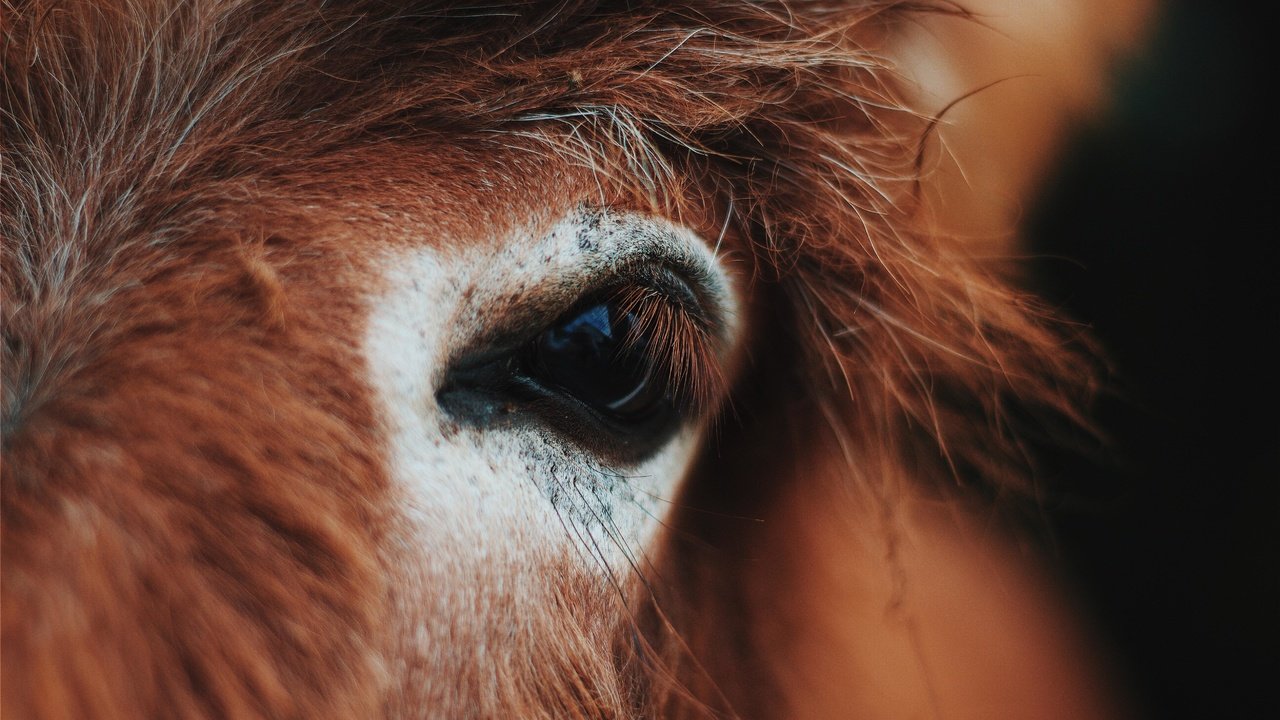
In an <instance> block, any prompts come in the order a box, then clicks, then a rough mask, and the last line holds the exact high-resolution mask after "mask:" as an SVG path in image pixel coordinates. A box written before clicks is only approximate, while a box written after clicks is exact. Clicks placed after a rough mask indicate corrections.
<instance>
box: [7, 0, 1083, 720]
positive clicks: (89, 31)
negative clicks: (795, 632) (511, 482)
mask: <svg viewBox="0 0 1280 720" xmlns="http://www.w3.org/2000/svg"><path fill="white" fill-rule="evenodd" d="M922 12H959V11H958V10H956V9H955V8H951V7H949V6H945V5H934V4H930V3H916V2H890V1H879V0H867V1H865V2H857V3H826V2H810V1H808V0H767V1H764V2H753V3H742V2H731V1H729V0H698V1H694V0H688V1H685V2H627V3H621V2H619V3H609V2H580V1H577V0H564V1H561V2H547V3H540V2H490V3H483V4H468V3H454V2H421V3H398V2H352V3H320V2H291V3H255V2H235V1H228V0H224V1H220V2H206V1H200V2H190V3H164V2H145V1H143V0H133V1H127V2H102V3H88V2H52V1H51V2H43V1H34V2H26V3H23V2H6V3H5V4H4V6H3V14H0V28H3V39H2V40H0V53H2V54H0V65H2V68H3V69H2V70H0V72H2V73H3V87H2V88H0V93H2V94H0V130H2V134H0V240H2V241H3V244H2V245H0V251H2V253H3V255H2V256H0V260H2V261H3V273H2V274H0V281H2V282H3V285H2V288H0V290H2V293H3V295H2V297H0V300H2V301H3V333H4V345H3V353H4V354H3V368H2V369H3V408H2V412H3V428H4V464H3V475H2V486H0V490H2V492H3V530H2V532H3V536H2V539H3V586H2V588H0V590H2V592H3V696H2V702H3V706H2V709H3V712H4V715H5V716H6V717H10V716H12V717H22V718H28V717H29V718H64V717H65V718H72V717H90V716H92V717H130V718H132V717H161V716H180V717H254V716H266V717H307V718H324V717H375V716H378V715H387V716H394V717H407V716H415V715H417V714H427V715H430V716H458V715H473V716H478V717H644V716H663V717H685V716H703V715H711V716H732V715H735V714H742V715H746V716H751V717H772V716H777V717H786V716H788V714H789V710H788V707H789V705H788V704H789V702H790V700H789V698H788V696H787V694H786V693H785V692H784V690H783V685H785V680H784V678H783V676H784V675H785V673H786V672H792V671H793V670H794V668H791V667H789V664H790V663H791V662H792V661H793V660H794V658H790V657H789V656H787V655H786V653H785V651H784V649H783V648H781V647H780V646H779V641H778V636H779V633H780V632H784V631H779V630H778V629H777V627H776V626H771V625H769V623H768V622H765V621H763V620H762V618H764V617H765V616H767V615H770V614H771V613H772V612H773V610H772V608H773V607H774V604H775V603H777V602H778V597H777V596H776V593H775V590H774V588H772V587H771V578H770V573H771V567H772V566H769V563H774V564H776V565H778V566H781V565H785V564H787V563H799V562H804V559H803V558H800V557H794V556H795V555H798V554H799V553H800V552H801V548H802V546H801V545H799V544H797V545H796V547H795V548H794V549H789V548H788V546H787V545H786V543H785V541H784V540H783V538H785V537H786V535H787V532H786V527H787V526H786V524H785V523H786V522H787V520H786V519H785V518H782V517H781V516H779V518H778V519H777V521H776V522H775V523H774V524H773V526H771V528H770V530H769V531H768V533H767V534H762V533H761V531H760V530H759V523H756V522H754V521H741V520H738V519H736V518H751V519H764V520H768V519H769V518H770V517H772V515H771V513H773V510H771V508H774V507H776V506H778V505H781V504H785V502H786V499H787V498H795V497H803V496H807V495H812V496H814V497H826V496H834V495H833V494H839V493H848V494H850V495H851V496H856V497H859V498H863V499H865V501H866V502H867V503H869V504H870V505H872V506H874V507H877V508H886V510H885V518H886V520H885V523H886V527H889V526H890V525H892V515H893V512H892V504H893V502H894V500H893V498H895V497H896V496H898V495H899V494H900V493H901V492H902V491H901V488H902V487H904V486H911V487H927V488H933V489H934V491H935V492H938V493H947V492H948V489H949V488H957V487H964V488H967V489H969V490H971V491H974V492H978V493H984V492H985V493H987V494H989V495H1003V494H1007V493H1017V492H1025V491H1029V490H1031V489H1032V486H1031V483H1032V479H1033V477H1034V468H1033V461H1032V460H1031V454H1030V453H1029V452H1028V451H1027V450H1026V444H1027V442H1028V440H1029V439H1035V438H1036V437H1038V436H1041V435H1050V434H1053V433H1055V432H1057V431H1058V430H1061V429H1064V428H1073V427H1077V426H1079V425H1081V424H1082V407H1083V405H1084V403H1086V402H1087V400H1088V398H1089V396H1090V394H1091V393H1092V391H1093V384H1094V379H1093V378H1094V376H1093V368H1094V364H1093V363H1092V362H1090V361H1088V360H1085V359H1082V356H1081V354H1080V353H1079V352H1077V350H1076V349H1074V348H1075V347H1076V345H1078V341H1077V340H1075V339H1072V338H1070V337H1068V336H1067V335H1066V334H1064V332H1063V331H1062V328H1063V327H1064V326H1062V325H1060V324H1058V323H1057V322H1055V321H1053V320H1050V319H1049V318H1048V316H1047V314H1046V313H1045V312H1044V311H1043V310H1042V309H1041V308H1040V307H1039V306H1038V305H1037V304H1036V303H1035V302H1034V301H1033V300H1031V299H1029V298H1028V297H1026V296H1025V295H1023V294H1021V293H1019V292H1018V291H1016V290H1013V289H1011V287H1010V286H1009V285H1008V284H1007V283H1005V282H1003V281H1001V280H1000V279H999V278H997V277H994V276H993V275H992V274H991V273H990V272H988V271H987V270H986V269H984V268H983V267H982V266H981V265H980V264H979V263H977V262H975V261H974V260H973V259H972V258H970V257H969V256H968V254H967V253H966V250H965V248H964V247H963V246H962V245H961V244H960V243H958V242H954V241H951V240H949V239H948V238H945V237H937V236H934V235H932V234H930V233H928V232H925V231H924V230H923V229H922V228H921V225H920V224H919V223H917V220H916V212H915V211H916V203H917V192H916V188H917V183H918V180H919V175H920V164H919V162H918V160H919V158H920V156H921V153H922V143H923V142H924V139H925V138H926V137H927V135H928V128H929V127H930V125H931V123H932V119H931V118H927V117H921V116H919V115H918V114H916V113H913V112H911V111H909V110H908V109H906V108H905V107H904V105H903V102H902V100H901V99H900V96H899V93H898V91H897V90H896V88H895V77H894V75H893V73H892V71H891V70H890V69H889V68H887V67H886V64H885V61H884V60H883V58H882V55H881V53H880V52H878V51H877V50H876V49H875V48H876V42H877V38H879V37H880V36H881V35H882V34H883V33H884V31H885V29H886V28H887V27H889V26H890V25H891V24H893V23H895V22H900V21H903V20H904V19H909V18H910V17H912V16H914V15H915V14H917V13H922ZM485 168H488V169H489V170H488V171H483V169H485ZM548 187H550V188H556V189H557V190H559V192H556V193H553V194H554V195H556V200H555V203H558V205H557V206H556V207H543V206H540V205H539V203H540V202H541V200H540V198H538V197H537V192H538V191H537V189H539V188H548ZM424 198H426V199H425V200H424ZM580 202H581V203H587V204H589V205H591V206H593V207H612V208H618V209H621V210H625V211H628V212H633V213H638V214H648V215H653V216H659V217H662V218H667V219H669V220H671V221H673V222H676V223H679V224H680V225H681V226H684V227H688V228H690V229H692V230H693V231H694V232H695V233H697V234H698V235H699V236H701V237H702V238H704V239H707V241H708V243H709V245H711V246H713V247H714V249H715V250H716V251H717V252H718V253H719V254H720V256H722V257H732V258H733V259H734V260H735V262H736V263H738V269H737V271H736V272H737V273H738V274H739V276H740V277H741V278H742V279H743V281H744V282H743V286H744V288H745V293H746V297H745V300H744V303H745V305H744V315H745V317H746V321H747V322H746V327H745V329H744V331H743V332H744V335H743V339H742V340H741V352H740V354H739V356H738V360H737V361H736V364H735V365H734V367H733V372H732V374H731V376H728V377H726V378H724V383H725V384H726V387H725V391H724V392H721V391H720V389H719V383H720V381H719V380H718V379H717V378H716V375H715V366H714V365H713V364H711V363H709V362H707V360H706V358H707V357H708V356H709V355H710V354H711V351H710V350H709V349H708V347H707V340H706V338H705V337H702V336H700V335H698V334H697V333H694V334H692V335H690V334H685V335H679V334H674V331H673V330H672V329H671V328H676V327H677V326H674V325H671V324H670V322H669V318H667V317H664V315H663V313H664V312H676V311H677V309H675V308H664V307H662V306H656V307H654V306H651V307H654V309H653V310H652V311H651V312H652V313H653V314H651V315H647V316H645V319H644V321H643V322H644V323H648V324H651V325H652V326H654V327H656V328H657V332H658V334H659V335H662V336H668V335H669V336H670V340H671V342H670V344H671V346H672V347H673V348H675V349H674V350H673V352H672V356H671V358H670V363H671V366H672V368H673V371H672V377H673V378H676V379H678V380H679V382H682V383H687V384H689V385H690V386H691V392H692V393H693V395H694V396H695V397H696V398H697V400H698V402H697V403H695V404H696V405H697V406H698V407H699V408H700V410H701V412H702V414H701V416H700V417H703V418H704V419H709V416H711V415H712V414H714V413H713V410H712V409H711V408H710V407H709V406H712V405H716V406H718V407H720V408H722V410H721V412H720V414H719V416H718V418H717V419H715V425H714V431H713V432H708V433H706V434H705V435H704V436H703V446H702V448H701V450H700V454H699V459H698V462H697V464H696V467H695V468H694V470H693V471H692V473H691V474H690V475H689V477H688V478H687V479H686V480H685V485H684V490H683V493H684V494H683V496H682V499H681V502H680V503H678V504H677V506H676V508H675V509H674V510H673V511H672V512H671V514H670V516H669V517H667V518H664V522H665V524H666V526H667V527H668V528H669V531H668V532H666V533H665V534H663V535H662V537H661V538H660V540H659V543H660V544H659V545H658V546H657V547H656V549H654V550H653V552H652V555H653V560H652V563H651V564H649V565H645V566H641V567H638V568H637V569H636V571H635V572H634V573H631V574H629V575H627V576H625V577H620V578H618V583H619V584H618V585H617V586H615V585H613V584H612V583H610V582H607V581H605V580H602V579H601V578H600V577H598V576H593V575H591V574H590V573H588V572H585V571H584V570H583V569H582V568H581V567H579V566H577V565H574V564H573V563H572V562H571V558H570V557H569V556H568V555H566V556H565V557H564V558H561V559H556V558H553V559H552V560H551V561H550V562H551V565H550V566H549V568H550V569H548V570H547V572H546V574H545V577H546V578H548V580H547V583H546V587H545V588H544V589H543V591H542V594H541V596H540V597H542V599H543V602H544V605H543V610H544V611H545V612H542V613H534V614H531V615H526V616H525V617H526V619H527V624H526V626H524V627H522V628H521V629H520V630H519V632H515V633H512V634H510V635H506V634H504V633H505V630H504V629H503V628H497V627H490V628H486V627H480V628H471V629H470V631H471V632H473V634H478V635H481V636H484V637H485V638H486V642H488V643H489V644H491V645H492V644H498V645H501V644H502V643H504V642H509V643H510V645H509V646H508V647H505V648H503V652H502V653H501V654H500V655H494V656H491V657H490V660H491V661H492V663H493V664H492V665H491V666H486V667H481V666H478V665H476V666H465V664H464V666H461V667H452V666H450V667H445V666H446V663H444V661H443V660H442V659H440V658H436V660H440V662H439V663H437V664H433V659H432V657H430V656H429V655H426V656H423V655H415V654H413V653H411V652H409V651H407V650H405V648H404V642H403V639H402V638H401V637H399V636H398V634H397V633H398V628H400V627H401V626H400V625H399V624H398V622H399V621H398V620H397V618H398V617H400V616H402V615H404V613H406V612H412V608H407V607H406V604H409V605H411V604H413V602H414V600H413V598H412V597H411V596H409V595H407V594H406V593H405V592H404V589H403V587H399V586H398V583H401V582H403V581H404V575H403V572H402V568H403V567H404V562H405V559H404V558H403V557H400V556H399V555H398V553H400V552H402V551H403V546H402V545H401V544H399V543H398V542H395V539H396V537H397V536H396V532H397V529H396V523H395V521H394V517H395V516H396V515H397V512H398V511H397V508H396V505H395V502H396V499H397V497H398V496H397V494H396V490H395V483H394V479H393V477H392V472H391V470H390V469H389V461H388V457H389V455H390V452H391V451H390V449H389V441H388V439H387V437H386V433H385V432H384V429H385V422H386V421H385V419H384V418H382V416H381V413H382V411H381V410H380V409H379V408H380V406H379V404H378V400H377V397H376V393H375V390H374V389H373V388H372V387H371V384H370V382H369V380H368V379H367V372H366V369H367V365H368V362H367V360H366V358H364V357H363V356H362V355H361V351H360V349H359V348H358V347H357V345H358V342H359V341H358V340H357V339H358V338H360V337H363V334H364V328H365V326H366V324H367V322H368V315H369V310H368V307H367V302H366V300H367V297H366V296H365V295H363V294H362V290H363V289H362V288H360V283H361V282H365V281H366V280H367V278H369V277H374V276H376V274H375V273H373V271H372V268H373V265H374V258H376V257H378V255H379V251H380V249H381V248H382V247H383V246H384V245H385V244H386V243H392V244H394V243H395V242H401V243H403V242H404V241H403V240H395V241H392V240H387V239H386V238H388V237H392V236H397V237H403V236H404V235H405V234H406V231H405V228H428V229H430V230H432V231H433V232H435V231H438V233H439V238H442V239H438V240H432V242H438V243H443V244H446V245H447V244H448V243H450V242H460V243H465V242H467V238H469V237H473V236H474V235H475V234H476V232H479V231H483V232H484V233H486V235H487V236H488V237H505V236H507V235H512V234H515V233H517V232H518V231H519V230H520V229H521V228H522V227H523V226H522V225H521V223H523V222H525V221H527V220H528V219H529V218H541V219H542V222H544V224H546V223H548V222H551V221H553V220H554V219H555V218H554V217H550V219H548V214H550V215H552V216H554V215H556V214H557V213H560V214H563V213H565V212H569V211H571V210H572V209H573V208H574V207H577V204H578V203H580ZM415 212H419V213H427V214H431V213H435V214H436V216H435V217H432V219H431V220H430V222H426V223H423V222H422V221H420V219H417V218H416V217H415V215H414V213H415ZM376 290H377V288H373V289H370V290H369V292H375V291H376ZM685 329H686V331H687V330H688V327H687V326H685ZM709 365H710V367H708V366H709ZM699 383H702V384H699ZM721 396H724V397H723V398H721ZM815 521H816V520H815ZM780 528H781V529H780ZM886 532H890V531H889V530H886ZM766 541H768V542H769V543H771V544H772V545H771V550H770V552H769V553H758V552H757V551H758V550H759V548H760V546H761V543H764V542H766ZM890 545H892V543H890ZM739 547H741V548H747V549H746V550H742V551H741V552H740V553H739V552H738V551H734V550H731V549H732V548H739ZM833 552H838V551H836V550H833ZM756 558H764V560H763V561H761V562H756V561H755V559H756ZM762 563H763V565H764V566H762ZM502 571H503V569H502V568H501V567H498V568H495V572H499V573H501V572H502ZM469 581H470V582H475V583H476V584H477V587H481V588H483V587H484V584H485V583H486V582H496V581H494V580H493V578H484V577H476V578H471V579H470V580H469ZM502 601H503V600H502V599H501V598H498V599H497V600H495V601H494V602H495V609H494V612H495V613H498V614H501V613H502V612H504V611H503V610H502V608H500V607H497V605H498V604H500V603H501V602H502ZM517 610H518V611H519V612H521V613H524V612H525V610H526V608H517ZM445 622H446V624H447V623H448V622H449V621H448V620H447V619H446V621H445ZM494 658H496V659H494ZM477 662H479V660H477ZM441 668H445V669H441ZM433 673H435V674H436V675H434V676H433ZM440 673H445V674H443V675H440ZM425 677H436V685H441V684H442V683H443V684H450V685H451V686H452V688H453V689H452V690H451V691H450V692H448V693H444V694H440V693H437V694H434V695H429V696H428V697H425V698H424V697H419V696H416V695H415V692H416V691H415V689H414V687H415V682H416V681H418V680H422V679H423V678H425ZM441 678H443V679H441ZM431 703H434V705H431Z"/></svg>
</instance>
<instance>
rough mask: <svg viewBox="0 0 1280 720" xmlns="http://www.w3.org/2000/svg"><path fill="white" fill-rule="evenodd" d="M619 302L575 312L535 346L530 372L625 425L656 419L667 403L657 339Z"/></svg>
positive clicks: (539, 337)
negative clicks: (655, 347) (656, 362)
mask: <svg viewBox="0 0 1280 720" xmlns="http://www.w3.org/2000/svg"><path fill="white" fill-rule="evenodd" d="M646 330H649V331H652V328H645V327H644V326H643V325H642V324H641V322H640V318H639V316H638V315H637V314H636V312H635V311H634V310H630V309H627V308H624V307H623V306H622V301H621V299H620V298H619V297H616V296H615V297H613V298H610V299H608V300H601V301H598V302H595V303H594V304H589V305H586V306H584V307H580V308H578V309H576V310H573V311H571V312H569V313H567V314H566V315H564V316H563V317H561V318H560V319H559V320H557V321H556V322H555V323H554V324H552V325H551V326H550V327H548V328H547V329H546V330H543V331H542V333H541V334H540V335H538V337H537V338H536V339H535V340H534V341H533V343H532V346H531V347H530V349H529V357H528V360H527V363H526V364H527V366H528V373H529V374H530V376H531V379H534V380H536V381H538V382H539V383H541V384H542V385H544V386H547V387H553V388H556V389H558V390H560V391H562V392H565V393H567V394H569V395H571V396H572V397H574V398H576V399H577V400H579V401H580V402H582V403H583V404H584V405H586V406H588V407H590V408H591V409H593V410H595V411H596V412H598V413H601V414H602V415H605V416H607V417H610V418H612V419H614V420H618V421H622V422H637V421H641V420H644V419H647V418H649V417H652V416H653V415H654V414H655V413H656V412H658V411H659V410H661V409H664V407H663V406H664V405H667V404H669V398H668V397H667V389H666V387H665V382H664V381H663V378H661V377H659V374H658V373H655V368H654V358H653V348H652V347H651V346H652V344H653V340H654V338H653V337H652V335H651V334H650V333H647V332H646Z"/></svg>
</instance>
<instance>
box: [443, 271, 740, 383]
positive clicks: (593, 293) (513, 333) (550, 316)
mask: <svg viewBox="0 0 1280 720" xmlns="http://www.w3.org/2000/svg"><path fill="white" fill-rule="evenodd" d="M681 260H683V261H684V262H680V261H681ZM690 265H692V263H690V262H689V259H688V258H672V257H663V258H661V259H657V258H654V257H652V256H651V255H648V254H640V255H636V256H633V257H631V258H627V259H626V260H624V261H622V262H620V263H618V264H615V265H612V266H611V267H609V268H608V269H607V270H606V271H605V272H599V273H593V274H592V275H590V276H588V277H587V278H584V282H583V283H582V284H581V285H580V286H579V287H578V290H577V292H576V294H575V295H574V296H573V299H571V300H566V299H565V298H566V297H567V295H568V294H567V293H564V292H557V291H555V290H552V291H550V292H539V290H538V289H537V288H535V289H534V290H532V291H530V292H526V293H523V294H522V295H520V296H516V297H513V298H511V299H510V301H509V302H510V308H511V309H510V310H508V311H507V312H505V313H503V315H502V317H501V318H500V319H499V320H498V321H497V322H496V323H494V324H492V325H489V326H487V327H486V328H485V329H484V330H483V331H482V333H481V334H479V335H477V336H475V337H473V338H471V340H470V341H469V342H467V343H465V344H464V345H463V346H462V347H460V348H459V350H458V351H457V352H456V353H454V354H453V357H452V358H451V359H450V362H448V363H446V365H447V366H448V367H466V366H471V365H479V364H485V363H488V362H492V361H493V360H495V359H497V358H499V357H502V356H504V355H507V354H510V353H514V352H516V351H518V350H519V349H520V348H521V347H523V346H524V345H526V344H527V343H528V342H530V341H531V340H533V338H535V337H536V336H537V335H538V333H540V332H542V331H543V330H545V329H546V328H547V327H549V326H550V325H551V324H552V323H554V322H555V321H556V320H557V319H559V318H560V317H561V316H563V315H564V314H565V313H567V312H570V311H572V310H573V309H574V308H575V307H579V306H581V305H582V304H584V303H587V302H591V301H593V300H594V299H596V298H601V297H602V295H603V294H604V293H606V292H607V291H608V290H609V289H610V288H615V287H622V286H625V285H627V284H628V283H630V284H634V285H641V286H644V285H646V283H644V282H643V281H642V280H643V278H644V275H645V273H646V272H647V273H653V272H655V271H656V272H668V273H673V274H675V275H677V276H678V277H680V278H681V280H682V281H683V284H684V285H685V286H686V287H688V288H689V290H690V291H691V292H692V293H693V295H694V300H695V302H696V316H695V318H694V319H691V320H690V322H698V321H700V323H699V324H700V325H702V326H703V327H704V329H706V330H709V331H711V332H712V333H713V334H714V335H716V336H717V337H719V338H720V339H721V340H722V341H723V340H727V339H728V338H727V337H726V336H727V334H728V331H729V327H728V323H727V314H728V309H727V308H726V307H725V305H726V299H725V298H722V297H721V296H720V294H719V292H718V288H715V287H712V284H713V283H712V282H710V281H711V277H710V271H709V270H708V269H707V268H700V267H690ZM672 266H675V267H672ZM655 289H658V290H660V291H663V292H667V291H664V290H662V289H661V288H655ZM669 289H670V288H668V289H667V290H669ZM668 296H669V297H670V296H671V295H670V293H669V292H668ZM678 304H679V305H680V306H681V307H682V308H685V303H683V302H680V303H678ZM685 309H686V312H687V311H688V309H687V308H685Z"/></svg>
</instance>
